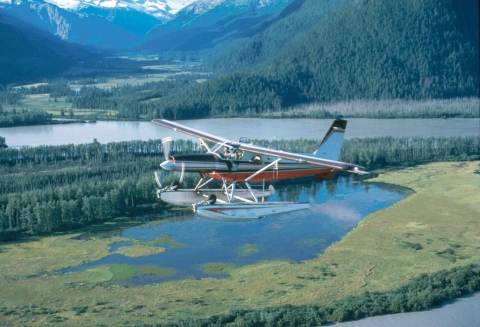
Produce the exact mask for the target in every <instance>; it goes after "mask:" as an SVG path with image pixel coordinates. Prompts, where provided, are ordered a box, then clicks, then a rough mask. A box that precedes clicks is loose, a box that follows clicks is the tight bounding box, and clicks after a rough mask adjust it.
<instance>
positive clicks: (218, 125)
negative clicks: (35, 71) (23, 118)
mask: <svg viewBox="0 0 480 327" xmlns="http://www.w3.org/2000/svg"><path fill="white" fill-rule="evenodd" d="M178 122H179V123H180V124H184V125H186V126H188V127H191V128H195V129H199V130H202V131H205V132H208V133H210V134H214V135H217V136H221V137H225V138H228V139H231V140H238V139H239V138H240V137H242V136H247V137H249V138H256V139H267V140H273V139H300V138H305V139H321V138H323V136H324V135H325V133H326V131H327V129H328V127H329V126H330V124H331V123H332V119H257V118H215V119H196V120H182V121H178ZM469 135H480V119H470V118H452V119H364V118H352V119H348V125H347V130H346V132H345V138H354V137H377V136H393V137H410V136H419V137H429V136H434V137H439V136H446V137H448V136H469ZM0 136H2V137H5V138H6V143H7V145H8V146H13V147H15V146H25V145H27V146H37V145H60V144H71V143H73V144H81V143H91V142H92V141H93V139H94V138H96V139H97V141H98V142H100V143H109V142H119V141H131V140H148V139H162V138H164V137H167V136H171V137H174V138H182V139H187V138H189V137H188V136H186V135H184V134H181V133H176V132H174V131H172V130H169V129H166V128H162V127H160V126H158V125H155V124H152V123H151V122H124V121H108V122H106V121H99V122H97V123H75V124H62V125H41V126H23V127H9V128H0Z"/></svg>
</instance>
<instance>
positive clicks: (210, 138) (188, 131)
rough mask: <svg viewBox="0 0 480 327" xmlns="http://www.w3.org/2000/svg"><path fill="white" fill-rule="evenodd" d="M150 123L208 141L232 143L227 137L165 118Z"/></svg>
mask: <svg viewBox="0 0 480 327" xmlns="http://www.w3.org/2000/svg"><path fill="white" fill-rule="evenodd" d="M152 123H154V124H157V125H160V126H163V127H166V128H170V129H173V130H174V131H176V132H180V133H183V134H187V135H190V136H193V137H197V138H200V139H204V140H207V141H210V142H213V143H228V144H231V143H233V142H232V141H230V140H228V139H225V138H223V137H218V136H215V135H211V134H208V133H204V132H202V131H198V130H196V129H193V128H190V127H187V126H183V125H180V124H177V123H174V122H171V121H168V120H165V119H153V120H152Z"/></svg>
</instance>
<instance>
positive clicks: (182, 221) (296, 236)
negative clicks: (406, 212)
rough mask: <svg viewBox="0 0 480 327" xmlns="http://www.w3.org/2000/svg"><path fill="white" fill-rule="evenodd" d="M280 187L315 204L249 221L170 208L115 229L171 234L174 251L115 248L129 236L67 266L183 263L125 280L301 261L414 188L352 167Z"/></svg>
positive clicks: (149, 235)
mask: <svg viewBox="0 0 480 327" xmlns="http://www.w3.org/2000/svg"><path fill="white" fill-rule="evenodd" d="M276 188H277V190H276V193H275V194H274V195H272V196H270V198H269V200H271V201H274V202H275V201H308V200H309V199H310V198H311V199H312V200H313V201H314V202H315V206H314V207H313V208H311V209H308V210H303V211H298V212H294V213H288V214H281V215H275V216H270V217H265V218H262V219H256V220H251V221H243V222H228V221H227V222H225V221H217V220H210V219H206V218H202V217H200V216H198V215H197V214H194V213H193V212H192V210H191V209H190V208H187V209H185V210H174V211H172V210H165V211H164V212H162V215H163V216H164V217H165V218H166V219H165V220H162V221H161V222H160V223H158V222H154V223H147V224H144V225H141V226H138V227H133V228H129V229H127V230H124V231H119V232H117V233H114V236H116V237H127V238H130V239H132V240H135V241H137V242H142V243H150V244H151V243H152V242H154V243H155V240H158V238H159V237H160V236H161V235H164V236H163V237H164V238H165V236H167V237H168V238H169V239H171V240H173V241H174V242H175V244H181V246H171V245H170V244H167V245H165V244H159V246H162V247H167V251H166V252H162V253H158V254H153V255H148V256H144V257H139V258H132V257H128V256H125V255H122V254H119V253H115V252H116V250H117V249H118V248H119V247H125V246H130V245H133V242H132V243H130V244H129V243H128V242H127V243H125V242H121V243H120V244H113V245H111V247H110V251H111V252H112V254H111V255H109V256H107V257H105V258H102V259H100V260H98V261H94V262H88V263H86V264H84V265H82V266H80V267H74V268H70V269H67V270H66V271H65V273H67V272H74V271H81V270H85V269H88V268H92V267H96V266H101V265H107V264H128V265H133V266H137V267H138V266H146V265H153V266H158V267H160V268H167V269H172V270H173V271H175V274H174V275H173V276H170V277H154V276H152V275H144V276H142V275H140V276H135V277H133V278H131V279H128V280H125V281H123V282H124V283H130V284H150V283H158V282H163V281H167V280H172V279H174V280H178V279H184V278H204V277H209V276H212V277H226V276H222V275H220V276H219V275H216V274H213V275H212V274H211V273H208V272H205V271H204V270H203V269H202V267H203V265H204V264H208V263H222V264H228V265H232V266H235V267H240V266H244V265H249V264H254V263H256V262H259V261H262V260H287V261H295V262H301V261H304V260H309V259H313V258H316V257H317V256H318V254H319V253H322V252H323V251H324V250H325V249H326V248H327V247H328V246H330V245H331V244H332V243H333V242H336V241H339V240H340V239H341V238H342V237H343V236H344V235H345V234H346V233H348V232H349V231H350V230H351V229H352V228H353V227H354V226H355V225H356V224H357V223H358V222H359V221H360V220H361V219H362V218H364V217H365V216H367V215H369V214H370V213H372V212H375V211H378V210H380V209H383V208H387V207H389V206H391V205H392V204H394V203H395V202H397V201H399V200H401V199H404V198H405V197H406V194H407V193H406V192H408V191H407V190H406V189H404V188H401V187H394V188H392V187H391V186H388V185H382V184H379V183H369V182H361V181H360V180H358V178H357V177H356V176H352V175H346V176H340V177H339V178H336V179H333V180H330V181H319V180H316V179H313V178H312V179H305V180H304V181H303V182H298V183H295V184H292V183H283V184H280V186H276ZM147 218H148V217H147Z"/></svg>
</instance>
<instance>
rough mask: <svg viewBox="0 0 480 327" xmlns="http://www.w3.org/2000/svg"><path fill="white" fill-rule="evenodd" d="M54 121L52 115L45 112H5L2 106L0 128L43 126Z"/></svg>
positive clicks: (23, 110)
mask: <svg viewBox="0 0 480 327" xmlns="http://www.w3.org/2000/svg"><path fill="white" fill-rule="evenodd" d="M51 121H52V115H51V114H49V113H47V112H46V111H44V110H28V109H22V110H19V111H17V110H15V109H14V110H12V111H4V110H3V109H2V106H1V105H0V127H14V126H27V125H42V124H47V123H49V122H51Z"/></svg>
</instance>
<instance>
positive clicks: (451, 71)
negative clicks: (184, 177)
mask: <svg viewBox="0 0 480 327" xmlns="http://www.w3.org/2000/svg"><path fill="white" fill-rule="evenodd" d="M314 2H315V1H312V2H311V3H314ZM317 3H318V2H317ZM466 24H467V25H468V26H466ZM472 26H473V28H472ZM475 27H476V28H475ZM478 57H479V55H478V7H477V6H474V5H472V3H471V2H470V1H468V0H423V1H418V0H405V1H400V2H397V1H372V0H364V1H359V2H354V3H352V4H350V5H347V6H345V7H343V8H341V9H339V10H338V11H336V12H333V13H332V14H330V15H328V16H327V17H325V18H324V19H321V20H320V21H319V22H318V23H317V24H316V25H315V26H314V27H313V28H312V29H310V30H309V31H308V32H305V33H303V34H302V35H298V36H297V37H296V38H295V40H294V41H293V42H290V43H289V47H288V48H286V49H284V51H283V52H281V53H280V54H278V56H276V57H275V58H274V59H272V60H270V61H267V62H266V63H265V64H263V65H262V66H259V67H257V68H256V69H255V70H252V71H245V72H241V73H233V74H229V75H224V76H220V77H218V78H215V79H212V80H210V81H208V82H205V83H202V84H200V85H198V86H197V87H195V88H192V89H188V90H185V91H183V92H180V93H178V94H177V95H171V96H169V97H167V98H164V99H162V100H161V101H159V103H158V106H159V108H158V110H157V111H159V112H162V110H163V113H164V115H165V116H170V118H171V117H172V116H173V117H175V118H177V119H178V118H193V117H204V116H207V115H208V114H210V113H226V112H229V113H231V114H238V113H241V112H244V111H247V110H251V111H255V112H260V111H263V110H270V109H278V108H285V107H288V106H294V105H297V104H299V103H306V102H313V101H337V100H349V99H396V98H403V99H426V98H450V97H463V96H478V81H479V77H478V72H479V70H478ZM167 108H168V111H167Z"/></svg>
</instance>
